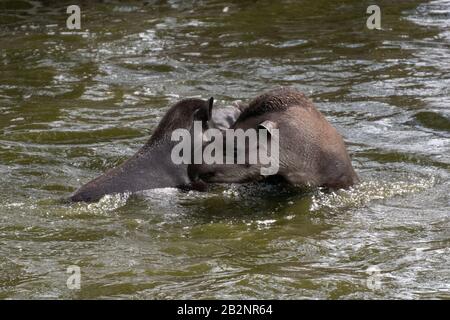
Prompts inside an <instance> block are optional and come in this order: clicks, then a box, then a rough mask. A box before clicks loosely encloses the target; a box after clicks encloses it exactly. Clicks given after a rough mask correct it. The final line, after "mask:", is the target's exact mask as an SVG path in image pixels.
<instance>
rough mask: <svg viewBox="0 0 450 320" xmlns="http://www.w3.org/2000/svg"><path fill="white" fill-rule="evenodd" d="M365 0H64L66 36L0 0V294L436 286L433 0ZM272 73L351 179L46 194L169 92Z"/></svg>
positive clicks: (395, 293) (131, 129)
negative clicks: (323, 127)
mask: <svg viewBox="0 0 450 320" xmlns="http://www.w3.org/2000/svg"><path fill="white" fill-rule="evenodd" d="M69 4H73V3H67V5H69ZM369 4H372V3H371V2H369V1H356V0H355V1H344V2H339V3H336V2H335V1H324V0H316V1H281V2H277V3H275V2H272V1H268V0H267V1H265V0H263V1H258V2H257V3H256V4H255V3H254V2H253V1H230V2H221V1H206V2H194V3H189V2H186V1H183V2H182V1H149V2H148V3H147V5H143V4H142V3H141V2H129V3H127V4H124V2H120V3H119V1H116V2H108V3H100V2H99V3H97V2H95V3H91V2H89V4H88V3H87V2H82V3H81V4H80V6H81V11H82V20H81V27H82V29H81V30H80V31H79V32H77V33H76V34H70V33H69V32H70V30H67V29H66V27H65V20H66V19H67V16H68V15H67V14H66V13H65V9H66V7H65V6H64V3H61V2H58V4H57V5H56V4H49V3H48V1H40V2H39V1H2V2H0V50H1V51H0V114H1V117H0V194H1V195H2V196H1V198H0V298H133V299H134V298H137V299H141V298H145V299H154V298H238V299H240V298H242V299H246V298H271V299H284V298H287V299H291V298H314V299H316V298H333V299H354V298H375V299H380V298H389V299H392V298H414V299H418V298H447V299H448V298H450V254H449V253H450V249H449V248H450V215H449V212H450V203H449V190H450V188H449V187H450V179H449V169H450V133H449V131H450V111H449V110H450V108H449V106H450V94H449V91H450V90H449V88H450V1H442V0H441V1H431V2H421V1H401V2H400V1H399V2H398V3H397V2H395V3H392V2H391V1H379V2H378V4H379V5H380V7H381V13H382V30H379V31H378V30H368V29H367V28H366V19H367V17H368V15H367V14H366V13H365V11H366V8H367V6H368V5H369ZM225 7H228V10H224V8H225ZM224 11H225V12H224ZM278 85H287V86H294V87H296V88H298V89H300V90H302V91H304V92H306V93H307V94H308V95H309V96H310V97H311V98H312V99H313V101H314V102H315V103H316V104H317V106H318V108H319V109H320V110H321V111H322V112H323V113H324V114H325V115H326V117H327V118H328V120H329V121H330V122H331V123H332V124H333V125H334V126H335V127H337V128H338V130H339V131H340V132H341V133H342V134H343V136H344V137H345V140H346V142H347V144H348V148H349V152H350V153H351V155H352V158H353V164H354V166H355V169H356V170H357V172H358V174H359V175H360V177H361V179H362V181H363V182H362V183H361V185H359V186H357V187H355V188H353V189H351V190H346V191H337V192H335V193H332V194H327V193H324V192H321V191H320V190H317V191H313V192H311V193H307V194H298V193H296V192H293V191H292V190H289V189H280V188H276V189H274V187H269V186H259V185H241V186H239V185H218V186H214V187H213V188H212V189H211V190H210V191H208V192H204V193H200V192H184V191H179V190H176V189H162V190H153V191H146V192H143V193H141V194H137V195H132V196H129V195H123V196H112V197H110V196H107V197H105V198H104V199H103V200H102V201H100V202H99V203H97V204H67V203H64V202H63V201H61V199H63V198H66V197H68V196H69V195H70V194H71V193H72V192H73V191H75V190H76V189H77V188H78V187H79V186H81V185H82V184H83V183H85V182H87V181H88V180H90V179H91V178H93V177H95V176H97V175H99V174H100V173H102V172H104V171H105V170H106V169H108V168H111V167H113V166H115V165H117V164H119V163H120V162H122V161H123V160H124V159H126V158H127V157H129V156H130V155H132V154H133V153H134V152H135V151H136V150H137V149H138V148H139V147H140V146H141V145H142V144H143V143H144V142H145V141H146V140H147V138H148V136H149V135H150V133H151V132H152V130H153V129H154V128H155V127H156V125H157V124H158V122H159V120H160V119H161V117H162V116H163V114H164V112H165V111H166V110H167V108H168V106H169V105H171V104H172V103H174V102H176V101H178V100H179V99H181V98H185V97H191V96H199V97H203V98H208V97H210V96H211V95H212V96H214V97H215V98H216V100H217V101H218V104H221V105H225V104H227V103H230V102H231V101H233V100H235V99H242V100H248V99H250V98H252V97H255V96H256V95H257V94H259V93H260V92H262V91H264V90H267V89H270V88H273V87H275V86H278ZM71 265H77V266H79V267H80V268H81V289H80V290H69V289H68V288H67V286H66V280H67V278H68V277H69V274H67V273H66V270H67V268H68V267H69V266H71Z"/></svg>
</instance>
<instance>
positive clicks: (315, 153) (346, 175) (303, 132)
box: [188, 88, 358, 189]
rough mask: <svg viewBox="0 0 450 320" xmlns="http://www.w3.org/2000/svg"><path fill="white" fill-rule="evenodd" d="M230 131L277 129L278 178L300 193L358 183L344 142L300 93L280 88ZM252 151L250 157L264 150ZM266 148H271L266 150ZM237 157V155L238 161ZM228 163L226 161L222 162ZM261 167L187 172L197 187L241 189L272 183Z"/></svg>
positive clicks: (229, 166)
mask: <svg viewBox="0 0 450 320" xmlns="http://www.w3.org/2000/svg"><path fill="white" fill-rule="evenodd" d="M231 129H234V130H237V129H243V130H244V131H246V130H247V129H255V130H267V131H268V133H267V134H268V136H269V141H268V143H269V144H270V143H271V142H270V133H271V131H273V129H278V131H277V134H278V138H279V144H278V145H279V154H278V155H279V159H277V160H278V171H277V173H276V176H277V177H278V178H281V180H284V181H286V182H288V183H289V184H292V185H295V186H300V187H308V186H311V187H318V186H323V187H328V188H333V189H335V188H346V187H349V186H351V185H353V184H355V183H357V182H358V176H357V175H356V173H355V171H354V170H353V167H352V164H351V160H350V157H349V155H348V153H347V150H346V147H345V144H344V141H343V139H342V137H341V135H340V134H339V133H338V132H337V131H336V129H335V128H334V127H333V126H332V125H331V124H330V123H329V122H328V121H327V120H326V119H325V117H324V116H323V115H322V114H321V113H320V112H319V111H318V110H317V109H316V107H315V106H314V104H313V103H312V102H311V101H310V100H309V99H308V98H307V97H306V96H305V95H304V94H303V93H301V92H299V91H297V90H295V89H292V88H279V89H275V90H272V91H269V92H267V93H264V94H262V95H260V96H259V97H257V98H256V99H254V100H253V101H251V102H250V104H249V105H248V107H246V108H245V109H244V110H243V111H242V113H241V114H240V115H239V117H238V119H237V120H236V122H235V123H234V125H233V126H232V127H231ZM259 143H260V141H259V140H258V145H257V146H256V148H253V149H249V146H247V145H246V146H245V152H246V153H247V155H246V157H245V159H247V160H248V159H249V155H248V153H249V152H251V150H253V151H254V150H257V149H258V148H260V147H261V146H260V145H259ZM267 148H270V146H269V147H267ZM224 153H225V152H224ZM235 157H236V155H235ZM223 163H225V160H224V161H223ZM261 167H262V164H261V163H257V164H250V163H248V161H246V162H245V163H243V164H236V161H235V162H234V164H208V165H207V164H204V163H203V164H193V165H190V166H189V168H188V172H189V176H190V178H191V180H192V181H195V180H201V181H205V182H208V183H215V182H224V183H230V182H235V183H240V182H249V181H258V180H263V179H265V178H267V176H266V175H262V174H261Z"/></svg>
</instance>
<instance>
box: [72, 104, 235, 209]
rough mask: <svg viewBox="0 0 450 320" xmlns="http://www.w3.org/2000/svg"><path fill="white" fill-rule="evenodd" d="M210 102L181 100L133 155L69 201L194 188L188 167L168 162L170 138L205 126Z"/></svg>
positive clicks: (171, 143) (82, 189) (85, 186)
mask: <svg viewBox="0 0 450 320" xmlns="http://www.w3.org/2000/svg"><path fill="white" fill-rule="evenodd" d="M213 102H214V99H213V98H210V99H209V100H208V101H204V100H201V99H184V100H182V101H180V102H178V103H176V104H175V105H173V106H172V107H171V108H170V109H169V110H168V111H167V113H166V114H165V115H164V117H163V118H162V120H161V122H160V123H159V125H158V127H157V128H156V130H155V132H154V133H153V135H152V136H151V138H150V140H149V141H148V142H147V143H146V144H145V145H144V146H143V147H142V148H141V149H140V150H139V151H138V152H137V153H136V154H135V155H133V156H132V157H131V158H130V159H128V160H127V161H125V162H124V163H123V164H121V165H119V166H118V167H115V168H113V169H111V170H109V171H107V172H106V173H104V174H103V175H101V176H99V177H98V178H96V179H94V180H92V181H90V182H88V183H87V184H85V185H83V186H82V187H81V188H80V189H79V190H77V191H76V192H75V194H73V195H72V197H71V198H70V199H71V200H72V201H75V202H77V201H85V202H94V201H98V200H99V199H100V198H102V197H103V196H104V195H107V194H114V193H125V192H136V191H140V190H147V189H153V188H165V187H187V188H190V187H194V188H195V186H193V185H192V184H191V181H190V179H189V177H188V173H187V164H174V163H173V161H172V159H171V151H172V148H173V146H174V145H175V142H173V141H172V140H171V134H172V132H173V131H174V130H176V129H180V128H183V129H187V130H190V128H191V127H192V124H193V122H194V121H202V123H205V124H208V123H209V122H210V120H211V117H212V107H213ZM229 116H230V115H229ZM235 117H237V115H235ZM219 119H220V116H219ZM235 120H236V119H232V117H231V118H227V119H223V121H225V122H226V121H228V122H230V125H231V122H233V123H234V121H235ZM223 121H222V122H223Z"/></svg>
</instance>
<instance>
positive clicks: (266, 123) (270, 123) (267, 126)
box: [258, 120, 278, 135]
mask: <svg viewBox="0 0 450 320" xmlns="http://www.w3.org/2000/svg"><path fill="white" fill-rule="evenodd" d="M258 129H266V130H267V131H268V132H269V133H270V134H271V135H272V134H273V129H278V124H277V123H276V122H273V121H270V120H266V121H263V122H261V123H260V124H258Z"/></svg>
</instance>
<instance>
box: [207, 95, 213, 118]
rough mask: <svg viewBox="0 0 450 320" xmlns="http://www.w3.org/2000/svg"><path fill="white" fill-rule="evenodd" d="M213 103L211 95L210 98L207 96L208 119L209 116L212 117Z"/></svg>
mask: <svg viewBox="0 0 450 320" xmlns="http://www.w3.org/2000/svg"><path fill="white" fill-rule="evenodd" d="M213 105H214V98H213V97H211V98H209V100H208V120H211V118H212V108H213Z"/></svg>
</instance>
